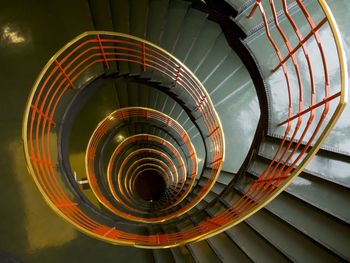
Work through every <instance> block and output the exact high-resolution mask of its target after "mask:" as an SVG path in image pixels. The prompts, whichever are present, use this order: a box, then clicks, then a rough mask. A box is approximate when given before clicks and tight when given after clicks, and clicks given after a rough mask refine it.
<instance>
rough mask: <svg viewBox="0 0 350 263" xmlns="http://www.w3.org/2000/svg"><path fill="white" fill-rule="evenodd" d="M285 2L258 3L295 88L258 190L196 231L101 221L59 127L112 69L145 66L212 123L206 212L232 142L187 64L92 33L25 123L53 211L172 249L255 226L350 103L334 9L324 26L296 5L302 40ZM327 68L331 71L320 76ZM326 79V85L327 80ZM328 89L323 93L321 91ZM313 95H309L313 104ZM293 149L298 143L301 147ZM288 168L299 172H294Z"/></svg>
mask: <svg viewBox="0 0 350 263" xmlns="http://www.w3.org/2000/svg"><path fill="white" fill-rule="evenodd" d="M276 2H278V1H273V0H267V1H263V0H257V1H256V3H255V4H254V6H253V8H252V10H251V12H250V16H256V15H258V13H257V11H259V13H260V15H261V21H262V22H263V23H264V30H265V36H266V41H267V43H269V44H270V45H271V47H272V48H273V50H274V52H275V56H274V57H275V58H276V59H277V61H278V62H277V63H276V66H275V68H274V69H273V72H272V73H271V74H282V75H283V76H284V79H285V83H280V85H279V86H280V88H285V92H286V94H287V95H288V100H287V101H288V105H286V111H287V116H286V118H285V119H281V120H280V122H279V123H278V125H276V127H275V128H276V129H277V128H278V126H279V127H280V128H279V129H284V136H283V139H282V142H281V145H280V146H279V147H278V149H276V151H275V154H274V157H273V160H272V162H271V163H270V165H269V166H268V167H267V168H266V170H265V171H264V172H263V173H262V174H261V175H260V176H259V178H258V179H257V180H255V181H253V182H252V183H250V184H249V185H247V186H246V189H245V193H244V195H243V196H241V197H240V198H239V199H235V200H233V201H232V202H231V203H230V204H229V207H228V208H227V209H226V210H225V211H223V212H219V213H218V214H213V215H212V216H211V217H210V218H205V219H204V220H203V221H201V222H200V223H198V224H197V225H194V226H193V227H188V228H185V229H181V230H178V231H175V232H170V233H157V234H151V235H146V234H145V235H143V234H135V233H132V232H127V231H125V230H121V229H119V228H118V227H117V226H116V224H115V222H114V221H113V220H106V219H103V218H101V217H100V216H99V215H98V214H97V213H95V212H91V211H90V210H89V208H88V207H87V206H86V205H84V203H83V202H81V201H80V200H79V199H78V197H77V196H76V195H74V193H72V192H70V190H69V189H70V187H69V184H68V183H67V180H65V174H64V172H63V171H62V170H61V169H60V164H59V163H57V161H58V160H59V159H58V156H57V152H58V145H57V144H58V143H59V142H57V138H55V135H56V134H57V129H58V126H59V125H61V121H62V119H61V118H62V116H63V112H64V109H65V106H66V105H67V103H68V102H69V101H70V100H71V98H72V97H73V96H74V94H75V92H76V91H78V90H79V89H80V88H81V87H82V86H83V85H84V84H85V83H86V82H87V81H88V80H89V78H90V77H92V76H94V75H98V74H102V73H104V72H105V70H108V69H110V68H111V63H114V62H121V63H122V62H127V63H133V64H137V65H139V66H140V72H149V73H150V76H152V74H154V72H158V73H160V74H161V75H162V76H166V78H167V79H168V80H170V82H171V83H172V84H173V90H176V89H177V88H179V91H178V92H179V93H181V92H184V93H185V94H186V96H187V98H188V99H189V101H186V105H187V107H188V108H190V109H191V110H192V113H193V114H194V115H196V114H197V117H201V118H202V121H203V124H202V125H201V131H202V132H203V134H205V135H206V136H207V138H208V142H207V146H208V145H209V147H208V148H210V149H211V150H212V151H209V155H210V156H208V158H207V161H208V163H207V164H206V165H207V167H208V168H209V169H210V171H211V172H210V176H209V180H208V181H207V183H206V184H205V185H204V186H203V187H202V189H201V190H199V191H198V193H196V194H197V195H198V196H199V197H198V198H197V199H196V202H197V201H198V202H199V201H200V200H201V198H202V197H204V196H205V195H206V194H207V193H208V192H209V191H210V189H211V188H212V187H213V185H214V183H215V180H216V178H217V177H218V175H219V172H220V170H221V167H222V164H223V161H224V137H223V132H222V128H221V124H220V120H219V118H218V116H217V114H216V112H215V109H214V107H213V104H212V103H211V100H210V98H209V96H208V94H207V93H206V91H205V89H204V87H203V86H202V85H201V83H200V82H199V81H198V79H197V78H196V77H195V76H194V75H193V74H192V73H191V72H190V71H189V70H188V69H187V68H186V67H185V66H184V65H183V64H181V63H180V62H179V61H178V60H177V59H176V58H174V57H173V56H172V55H171V54H169V53H167V52H166V51H164V50H162V49H160V48H158V47H157V46H155V45H153V44H151V43H149V42H147V41H144V40H142V39H139V38H135V37H132V36H128V35H124V34H118V33H110V32H87V33H84V34H82V35H80V36H78V37H77V38H76V39H74V40H73V41H71V42H70V43H68V44H67V45H66V46H65V47H64V48H63V49H62V50H60V51H59V52H58V53H57V54H56V55H55V56H54V57H53V58H52V59H51V60H50V61H49V63H48V64H47V65H46V66H45V67H44V69H43V71H42V72H41V74H40V75H39V77H38V79H37V81H36V83H35V85H34V87H33V90H32V92H31V94H30V97H29V100H28V104H27V107H26V111H25V116H24V123H23V141H24V149H25V154H26V159H27V162H28V167H29V171H30V173H31V175H32V176H33V178H34V180H35V182H36V184H37V186H38V188H39V190H40V191H41V193H42V195H43V196H44V197H45V199H46V201H47V202H48V204H49V205H50V206H51V207H52V208H53V210H55V211H56V212H57V213H58V214H59V215H61V216H62V217H63V218H64V219H66V220H67V221H68V222H70V223H72V224H73V225H75V226H76V227H77V228H78V229H80V230H81V231H83V232H85V233H87V234H88V235H91V236H93V237H95V238H98V239H101V240H104V241H107V242H110V243H114V244H122V245H132V246H138V247H145V248H165V247H172V246H179V245H182V244H185V243H188V242H193V241H197V240H200V239H203V238H207V237H210V236H213V235H215V234H217V233H219V232H221V231H224V230H226V229H228V228H230V227H232V226H234V225H236V224H238V223H240V222H242V221H243V220H244V219H246V218H247V217H249V216H251V215H252V214H253V213H255V212H256V211H258V210H259V209H260V208H262V207H263V206H265V205H266V204H267V203H268V202H270V201H271V200H272V199H273V198H275V197H276V196H277V195H278V194H279V193H280V192H282V191H283V190H284V189H285V188H286V187H287V186H288V185H289V183H290V182H291V181H292V180H293V178H295V177H296V176H297V175H298V174H299V173H300V172H301V171H302V170H303V169H304V168H305V166H306V165H307V164H308V163H309V162H310V160H311V159H312V157H313V156H314V155H315V154H316V153H317V151H318V149H319V148H320V146H321V145H322V143H323V142H324V141H325V139H326V138H327V136H328V135H329V133H330V132H331V130H332V128H333V126H334V125H335V123H336V121H337V119H338V118H339V116H340V115H341V112H342V111H343V109H344V107H345V104H346V101H347V84H348V79H347V66H346V59H345V55H344V51H343V47H342V42H341V36H340V33H339V30H338V28H337V25H336V22H335V19H334V17H333V15H332V13H331V11H330V9H329V7H328V5H327V4H326V2H325V1H324V0H318V1H317V3H318V9H317V10H318V11H322V14H323V17H322V19H321V20H320V21H318V22H316V21H315V19H314V18H313V16H312V14H311V11H312V10H308V7H307V6H306V5H305V4H304V3H303V2H302V1H300V0H296V3H297V6H298V11H299V14H301V15H302V16H303V17H304V20H305V26H308V27H309V32H308V33H307V34H304V33H302V31H301V29H300V28H299V27H300V26H299V25H298V23H297V21H295V19H294V17H293V15H291V14H290V13H289V10H288V8H287V5H286V0H282V2H281V3H282V10H283V12H284V14H283V16H278V17H277V15H276V14H277V12H276V9H275V3H276ZM266 6H269V7H270V8H271V11H272V14H273V24H271V23H269V22H268V21H267V20H268V19H267V17H266V15H265V8H266ZM313 11H314V10H313ZM282 18H283V19H284V20H283V23H289V25H290V27H291V28H292V29H293V34H292V35H289V34H287V33H286V31H285V30H284V28H283V26H281V21H280V19H282ZM325 28H326V29H327V30H330V31H331V33H332V36H333V38H332V40H333V42H334V46H335V47H336V50H337V64H338V67H339V71H337V72H338V73H339V76H338V80H339V81H338V83H337V82H336V83H332V81H331V79H330V76H329V74H330V72H329V61H328V59H327V52H328V50H327V48H326V47H325V43H324V40H323V39H322V37H321V36H320V34H321V33H322V30H324V29H325ZM280 39H282V44H281V41H279V40H280ZM311 40H313V41H315V43H316V47H317V50H318V54H319V60H318V61H320V63H319V64H317V65H316V67H315V65H314V62H313V59H314V57H313V56H311V52H310V50H309V47H308V43H309V42H310V41H311ZM327 41H329V39H328V40H327ZM281 45H282V46H281ZM300 54H302V56H303V58H304V59H305V61H306V64H307V65H308V69H307V71H308V76H309V77H308V79H303V78H302V77H301V73H300V72H301V70H302V69H301V68H300V65H299V63H298V59H299V58H298V56H300ZM319 67H322V69H323V70H322V72H321V73H320V74H319V73H317V75H316V73H315V72H319V70H318V71H317V68H319ZM291 69H293V71H292V70H291ZM96 72H98V73H96ZM320 75H321V77H322V81H320V80H319V79H320ZM316 78H317V81H316ZM291 80H296V81H291ZM320 82H322V86H323V87H322V89H320V88H319V86H320V84H319V83H320ZM305 83H306V84H305ZM306 91H307V92H308V94H309V95H308V98H309V101H308V102H306V98H307V96H306V95H305V94H306ZM295 104H296V105H297V106H296V107H295ZM293 141H296V142H297V143H296V144H295V145H293V143H292V142H293ZM287 163H292V164H291V165H289V166H287ZM198 202H197V203H198Z"/></svg>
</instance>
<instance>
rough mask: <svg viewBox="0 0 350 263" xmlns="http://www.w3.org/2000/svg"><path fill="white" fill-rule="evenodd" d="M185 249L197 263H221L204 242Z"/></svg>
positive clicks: (190, 245)
mask: <svg viewBox="0 0 350 263" xmlns="http://www.w3.org/2000/svg"><path fill="white" fill-rule="evenodd" d="M186 247H188V249H189V250H190V251H191V253H192V256H193V258H194V260H195V262H197V263H215V262H217V263H219V262H222V261H221V260H220V259H219V257H218V256H217V255H216V254H215V251H214V250H213V249H212V248H211V247H210V246H209V245H208V243H207V241H205V240H204V241H201V242H196V243H192V244H189V245H186Z"/></svg>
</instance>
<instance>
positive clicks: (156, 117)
mask: <svg viewBox="0 0 350 263" xmlns="http://www.w3.org/2000/svg"><path fill="white" fill-rule="evenodd" d="M135 118H136V119H137V121H141V120H142V119H144V121H145V122H152V123H153V122H155V123H154V124H153V125H154V126H159V127H164V125H167V126H169V128H170V129H171V131H173V132H171V131H170V134H173V136H174V137H175V138H179V139H180V140H181V141H182V142H183V145H184V149H185V151H186V153H187V156H186V157H187V158H188V160H189V161H190V162H191V167H192V169H191V170H189V171H188V175H189V180H188V183H189V185H188V186H187V189H186V190H185V191H183V192H182V190H183V188H184V185H185V182H186V180H187V175H186V167H185V165H184V161H183V159H182V157H181V156H180V154H179V153H178V151H177V150H176V148H174V146H172V145H171V144H169V143H167V142H166V141H165V140H163V139H160V138H159V139H157V137H155V136H151V135H138V136H131V137H129V138H127V139H126V140H124V141H123V142H122V143H121V144H119V145H118V147H117V148H116V149H115V151H114V153H113V154H112V157H111V160H110V165H109V167H108V184H109V188H110V190H111V192H112V194H113V196H114V198H115V199H116V200H117V201H118V203H119V204H121V205H123V206H124V207H126V208H127V209H129V210H132V211H136V212H141V213H142V212H143V211H142V210H140V209H138V208H136V207H131V206H129V205H127V204H126V203H125V202H124V201H123V199H122V198H120V196H119V195H118V193H117V191H116V190H115V186H114V184H113V180H112V176H113V175H112V171H113V166H114V164H115V159H116V158H117V157H119V156H120V155H121V152H122V149H123V148H124V147H125V146H126V145H128V144H130V143H135V142H136V141H137V140H141V139H147V140H148V141H149V142H151V141H154V142H158V143H162V144H163V145H164V146H167V147H169V148H170V151H172V152H174V153H177V157H178V158H179V163H180V164H182V165H180V167H179V168H180V169H179V170H180V171H181V172H180V173H178V171H177V169H176V168H175V165H174V164H173V162H172V160H171V159H170V157H169V156H168V155H167V154H165V153H163V152H160V151H159V150H155V149H152V148H146V149H144V148H141V149H136V150H134V151H133V152H132V153H130V154H128V155H127V156H123V161H122V162H121V165H120V167H118V168H119V169H118V186H119V192H120V193H121V195H122V196H124V197H125V198H126V199H127V200H128V201H129V202H130V198H127V197H126V196H125V194H124V190H123V188H124V187H125V185H127V184H126V183H125V181H126V179H125V181H124V182H122V174H123V172H124V170H125V168H126V167H128V163H130V160H131V159H132V158H136V157H137V156H140V155H141V156H142V154H148V155H155V158H159V159H161V160H163V161H165V162H166V163H167V164H168V166H170V167H172V170H173V173H174V174H175V175H176V177H178V174H181V180H180V183H181V184H180V185H179V188H178V189H177V190H176V191H175V192H174V193H173V195H174V196H176V197H177V201H176V202H174V203H172V204H169V205H168V206H167V207H165V208H164V209H161V210H160V211H159V212H163V211H165V210H168V209H170V208H172V207H174V206H176V205H177V204H179V203H180V202H182V201H183V200H184V199H185V197H186V196H187V195H188V193H189V192H190V191H191V189H192V187H193V184H194V182H195V178H196V176H197V166H198V164H197V154H196V151H195V148H194V147H193V145H192V143H191V140H190V138H189V136H188V134H187V133H186V131H185V130H184V129H183V128H182V127H181V125H180V124H179V123H178V122H177V121H175V120H174V119H172V118H170V117H168V116H167V115H165V114H163V113H161V112H158V111H156V110H151V109H147V108H139V107H132V108H123V109H120V110H117V111H115V112H113V113H111V114H110V115H109V116H107V117H106V118H105V119H104V120H103V121H102V122H100V124H99V125H98V127H97V128H96V129H95V131H94V132H93V134H92V136H91V138H90V141H89V144H88V147H87V150H86V170H87V175H88V180H89V183H90V186H91V189H92V191H93V192H94V193H95V195H96V197H97V198H98V199H99V201H100V202H101V203H102V204H103V205H105V206H106V207H107V208H108V209H110V210H111V211H112V212H114V213H115V214H117V215H118V216H120V217H123V218H125V219H128V220H134V221H138V222H145V223H146V222H153V223H154V222H163V221H165V220H167V219H170V218H173V217H175V216H180V215H182V214H184V213H186V212H187V211H188V210H190V209H191V208H193V207H194V206H195V205H196V204H197V203H198V202H195V201H194V202H191V203H189V204H187V206H185V207H182V208H181V209H178V210H177V211H175V212H173V213H170V214H168V215H164V216H157V217H144V216H137V215H132V214H131V213H130V212H128V213H126V212H123V211H121V210H120V209H118V208H117V207H115V206H114V205H113V204H112V203H111V202H110V200H109V199H108V198H106V197H105V196H103V192H102V191H101V189H100V187H99V184H98V180H97V178H98V177H97V173H98V169H95V163H96V162H98V160H95V159H96V158H95V154H94V153H96V152H97V151H98V149H99V145H100V144H101V143H102V142H103V141H104V140H105V138H106V137H108V134H109V133H110V132H111V131H112V130H115V129H116V128H117V127H118V126H121V125H123V123H124V122H129V123H132V121H133V119H135ZM131 178H132V177H131ZM177 181H178V180H177V179H176V180H175V182H173V183H175V184H174V186H175V187H177V186H178V184H177V183H178V182H177ZM205 187H210V182H209V183H208V184H207V185H206V186H205ZM200 199H201V197H199V200H200Z"/></svg>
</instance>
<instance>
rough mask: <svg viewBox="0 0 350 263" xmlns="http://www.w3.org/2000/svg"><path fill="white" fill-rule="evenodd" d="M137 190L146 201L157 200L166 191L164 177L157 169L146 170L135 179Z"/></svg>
mask: <svg viewBox="0 0 350 263" xmlns="http://www.w3.org/2000/svg"><path fill="white" fill-rule="evenodd" d="M135 190H136V192H137V193H138V194H139V196H140V197H141V198H142V199H144V200H145V201H157V200H159V199H160V198H161V197H162V196H163V194H164V193H165V191H166V184H165V181H164V178H163V177H162V176H161V175H160V174H159V173H157V172H155V171H144V172H143V173H141V174H140V175H139V176H138V177H137V179H136V181H135Z"/></svg>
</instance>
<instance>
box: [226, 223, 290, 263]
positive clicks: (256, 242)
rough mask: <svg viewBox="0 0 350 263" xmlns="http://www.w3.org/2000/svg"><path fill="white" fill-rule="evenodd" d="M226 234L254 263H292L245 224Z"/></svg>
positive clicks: (233, 228)
mask: <svg viewBox="0 0 350 263" xmlns="http://www.w3.org/2000/svg"><path fill="white" fill-rule="evenodd" d="M226 234H227V235H228V236H229V237H230V238H231V239H232V240H233V241H234V242H235V243H236V245H237V246H239V247H240V248H241V250H243V251H244V252H245V253H246V254H247V255H248V256H249V258H250V259H251V260H252V261H253V262H261V263H265V262H266V263H270V262H290V260H289V259H288V258H286V256H285V255H283V253H281V252H280V251H279V250H278V249H277V248H275V247H274V246H273V245H271V244H270V243H269V242H268V241H267V240H266V239H265V238H264V237H263V236H261V235H260V234H258V233H257V232H256V231H255V230H254V229H252V228H251V227H250V226H249V225H248V224H247V223H245V222H242V223H240V224H238V225H236V226H234V227H232V228H231V229H229V230H227V231H226Z"/></svg>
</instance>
